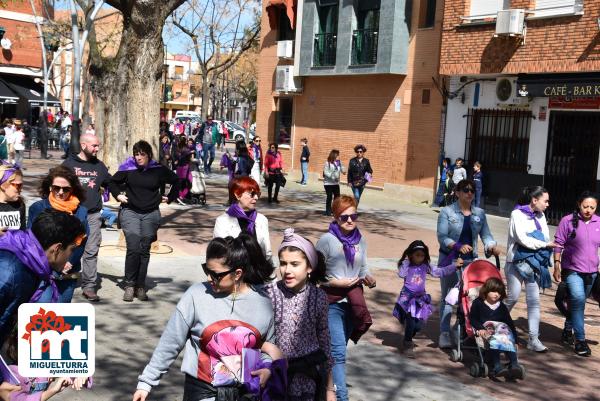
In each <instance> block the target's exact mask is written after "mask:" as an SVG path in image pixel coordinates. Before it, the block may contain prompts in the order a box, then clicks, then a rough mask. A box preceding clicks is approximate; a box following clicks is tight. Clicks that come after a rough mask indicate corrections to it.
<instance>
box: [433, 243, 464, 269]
mask: <svg viewBox="0 0 600 401" xmlns="http://www.w3.org/2000/svg"><path fill="white" fill-rule="evenodd" d="M462 246H463V244H461V243H460V242H458V241H456V242H455V243H454V245H452V250H451V251H450V253H449V254H448V255H446V257H445V258H444V259H442V260H441V261H440V262H439V263H438V266H448V265H449V264H451V263H452V260H453V259H458V257H459V256H460V248H462ZM440 256H441V255H440Z"/></svg>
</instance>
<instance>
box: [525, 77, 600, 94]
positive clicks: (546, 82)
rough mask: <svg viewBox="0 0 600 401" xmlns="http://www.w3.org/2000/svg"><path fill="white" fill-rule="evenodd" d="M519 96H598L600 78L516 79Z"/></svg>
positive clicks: (599, 92)
mask: <svg viewBox="0 0 600 401" xmlns="http://www.w3.org/2000/svg"><path fill="white" fill-rule="evenodd" d="M517 93H518V95H519V96H522V97H524V96H530V97H551V96H565V97H590V96H600V78H598V77H597V76H594V77H590V76H587V77H582V76H579V77H577V76H571V77H569V78H566V79H565V78H563V79H560V78H559V79H556V78H554V79H553V78H543V77H540V76H537V77H536V76H531V77H527V78H522V77H519V78H518V79H517Z"/></svg>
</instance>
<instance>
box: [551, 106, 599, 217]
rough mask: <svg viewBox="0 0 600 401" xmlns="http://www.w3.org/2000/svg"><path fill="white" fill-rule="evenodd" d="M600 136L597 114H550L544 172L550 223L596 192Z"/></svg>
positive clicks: (554, 112) (570, 112) (574, 112)
mask: <svg viewBox="0 0 600 401" xmlns="http://www.w3.org/2000/svg"><path fill="white" fill-rule="evenodd" d="M599 133H600V113H598V112H576V111H551V113H550V123H549V129H548V146H547V148H546V166H545V169H544V186H545V187H546V189H547V190H548V192H549V193H550V207H549V208H548V210H547V211H546V217H547V219H548V222H549V223H551V224H558V222H559V221H560V219H561V218H562V217H563V216H565V215H567V214H569V213H571V212H573V210H574V208H575V202H576V200H577V197H578V196H579V194H580V193H581V192H583V191H584V190H590V191H595V190H596V189H597V185H596V183H597V178H596V177H597V170H598V147H599V145H600V135H599Z"/></svg>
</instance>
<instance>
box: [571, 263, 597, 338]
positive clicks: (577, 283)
mask: <svg viewBox="0 0 600 401" xmlns="http://www.w3.org/2000/svg"><path fill="white" fill-rule="evenodd" d="M596 275H597V273H594V274H592V276H591V280H589V283H588V284H586V283H585V281H584V278H583V276H581V275H580V274H578V273H577V272H571V273H570V274H569V275H568V276H567V277H566V278H565V283H566V284H567V288H568V289H569V311H570V312H571V317H570V318H567V319H566V320H565V330H571V329H573V331H574V332H575V339H576V340H577V341H583V340H585V328H584V324H583V312H584V311H585V300H586V299H587V297H588V296H589V295H590V292H591V291H592V285H593V283H594V280H595V279H596Z"/></svg>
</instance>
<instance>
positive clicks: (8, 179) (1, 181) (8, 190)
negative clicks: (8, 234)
mask: <svg viewBox="0 0 600 401" xmlns="http://www.w3.org/2000/svg"><path fill="white" fill-rule="evenodd" d="M0 163H2V164H0V235H1V234H2V233H4V232H5V231H7V230H24V229H25V227H26V225H27V222H26V221H25V202H23V199H22V198H21V189H22V188H23V173H22V172H21V169H20V168H19V167H18V166H15V165H12V164H8V163H4V162H0Z"/></svg>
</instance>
